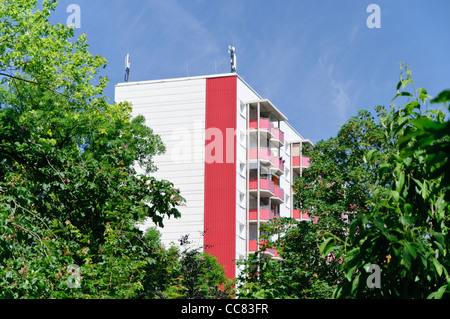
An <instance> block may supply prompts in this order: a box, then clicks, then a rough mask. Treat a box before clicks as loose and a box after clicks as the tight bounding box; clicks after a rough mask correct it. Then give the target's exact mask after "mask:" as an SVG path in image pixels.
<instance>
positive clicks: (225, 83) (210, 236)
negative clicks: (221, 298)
mask: <svg viewBox="0 0 450 319" xmlns="http://www.w3.org/2000/svg"><path fill="white" fill-rule="evenodd" d="M236 88H237V78H236V76H229V77H219V78H209V79H206V114H205V129H206V132H207V134H206V141H205V145H206V154H205V211H204V216H205V217H204V218H205V219H204V220H205V221H204V223H205V224H204V227H205V236H204V244H205V246H206V248H205V251H206V252H209V253H211V254H212V255H214V256H216V257H217V258H218V259H219V263H220V264H221V265H223V266H224V267H225V272H226V274H227V276H228V278H234V277H235V275H236V274H235V264H234V261H233V260H234V259H235V258H236V233H235V232H236V161H235V158H236V136H235V134H233V135H231V136H230V134H228V135H229V136H228V137H229V139H232V140H228V141H226V139H227V133H226V132H227V128H228V129H229V131H230V130H233V132H234V131H235V129H236V113H237V109H236V101H237V92H236ZM208 130H209V132H210V134H211V135H214V137H211V136H208ZM218 132H221V134H218ZM220 135H221V136H220ZM220 138H222V139H223V144H222V146H223V147H222V153H221V152H220V148H218V149H216V150H215V151H216V152H215V153H214V152H213V154H215V155H216V156H214V159H215V161H211V156H210V152H208V145H209V144H210V143H214V144H211V145H210V146H209V149H211V146H212V145H220V144H219V143H221V142H220V140H219V139H220ZM229 143H232V144H229ZM227 146H228V147H227ZM230 151H233V152H234V153H233V154H234V155H233V157H232V158H233V160H232V162H230V156H228V161H227V152H230ZM228 155H230V154H228Z"/></svg>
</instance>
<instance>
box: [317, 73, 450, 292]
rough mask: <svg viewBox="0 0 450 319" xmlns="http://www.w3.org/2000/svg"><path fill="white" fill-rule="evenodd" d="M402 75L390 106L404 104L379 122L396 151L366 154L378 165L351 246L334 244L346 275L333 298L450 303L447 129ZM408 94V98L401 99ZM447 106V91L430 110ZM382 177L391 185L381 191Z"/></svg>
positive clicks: (438, 113) (441, 115)
mask: <svg viewBox="0 0 450 319" xmlns="http://www.w3.org/2000/svg"><path fill="white" fill-rule="evenodd" d="M404 74H406V78H405V79H402V77H401V78H400V81H399V83H398V86H397V95H396V96H395V97H394V99H396V98H398V97H400V96H405V97H407V98H408V99H409V101H407V103H405V104H404V105H403V107H397V106H395V105H394V106H393V107H392V109H391V110H390V111H389V112H387V111H385V112H384V113H383V114H382V116H381V124H382V125H383V128H384V130H385V135H384V138H385V141H386V143H390V142H391V141H394V143H393V145H394V151H392V152H390V153H389V154H388V156H387V157H386V156H383V157H380V154H379V153H378V152H377V150H370V151H368V152H367V154H366V161H367V163H368V164H369V165H371V166H373V163H374V162H376V161H379V160H380V158H382V164H381V165H380V166H378V167H377V170H376V177H377V183H376V184H375V185H374V187H373V188H372V194H373V195H372V197H371V198H370V200H369V202H368V204H369V205H370V210H369V212H368V214H360V215H359V216H358V218H356V219H355V220H354V221H353V222H352V223H351V225H350V232H349V237H348V241H345V242H341V243H337V242H334V243H335V244H341V247H340V249H341V252H342V255H343V256H344V257H343V258H344V264H343V269H344V271H345V274H346V276H345V280H343V281H342V283H341V284H340V285H339V287H338V289H337V290H336V294H335V295H336V297H338V298H346V297H356V298H437V299H440V298H449V297H450V276H449V271H450V259H449V257H448V252H449V246H450V237H449V233H448V231H449V227H450V218H449V208H450V206H449V201H448V199H449V192H448V191H449V175H448V174H449V171H450V170H449V161H448V154H449V151H450V139H449V132H450V124H449V121H448V120H447V121H445V117H446V114H445V112H444V111H442V110H440V109H432V108H428V107H426V106H427V100H429V99H430V96H429V95H428V93H427V91H426V90H425V89H422V88H419V89H417V90H416V88H415V86H414V82H413V80H412V78H411V70H409V69H408V67H407V65H404V64H402V73H401V75H404ZM408 86H411V87H412V88H413V93H411V92H407V91H404V89H405V88H406V87H408ZM449 101H450V91H449V90H445V91H443V92H441V93H440V94H438V96H437V97H436V98H434V99H432V100H431V103H432V104H435V103H442V104H443V105H444V107H445V108H448V107H449V106H448V102H449ZM425 107H426V108H425ZM424 108H425V110H423V109H424ZM386 176H388V179H389V180H390V183H388V184H384V183H381V182H380V181H381V180H384V179H386ZM332 242H333V241H330V243H332ZM327 247H328V248H330V249H334V248H333V247H332V244H331V245H329V246H327V245H324V248H325V249H324V250H325V253H326V250H327ZM371 265H376V266H377V267H378V268H379V271H380V273H379V277H380V278H379V281H380V286H379V287H378V288H374V287H371V285H368V284H367V283H368V280H369V278H368V275H369V274H368V273H367V270H368V268H369V267H370V266H371Z"/></svg>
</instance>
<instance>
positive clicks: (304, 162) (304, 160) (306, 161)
mask: <svg viewBox="0 0 450 319" xmlns="http://www.w3.org/2000/svg"><path fill="white" fill-rule="evenodd" d="M302 165H303V167H309V157H305V156H303V157H302Z"/></svg>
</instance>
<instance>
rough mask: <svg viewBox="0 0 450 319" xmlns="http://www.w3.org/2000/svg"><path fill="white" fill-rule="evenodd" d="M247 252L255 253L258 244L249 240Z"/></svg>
mask: <svg viewBox="0 0 450 319" xmlns="http://www.w3.org/2000/svg"><path fill="white" fill-rule="evenodd" d="M248 250H250V251H257V250H258V243H257V241H256V240H249V241H248Z"/></svg>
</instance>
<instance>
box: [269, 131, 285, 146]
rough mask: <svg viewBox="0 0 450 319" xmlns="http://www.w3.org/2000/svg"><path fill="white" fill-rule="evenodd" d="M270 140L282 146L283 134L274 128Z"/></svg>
mask: <svg viewBox="0 0 450 319" xmlns="http://www.w3.org/2000/svg"><path fill="white" fill-rule="evenodd" d="M272 139H273V140H277V141H280V142H281V144H284V133H283V132H282V131H281V130H280V129H279V128H274V129H273V130H272Z"/></svg>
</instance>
